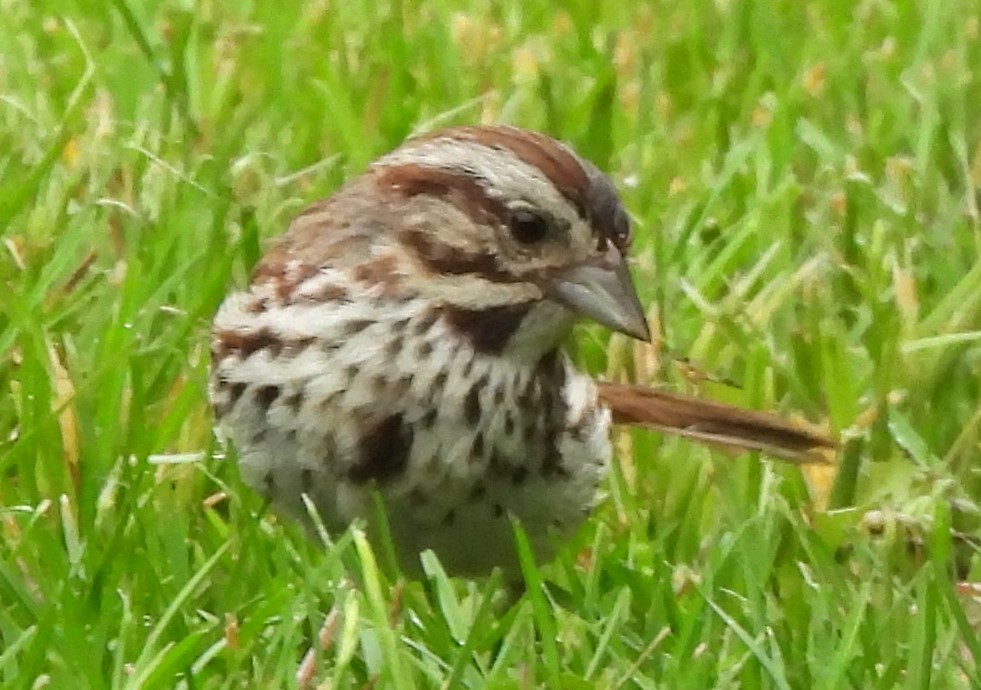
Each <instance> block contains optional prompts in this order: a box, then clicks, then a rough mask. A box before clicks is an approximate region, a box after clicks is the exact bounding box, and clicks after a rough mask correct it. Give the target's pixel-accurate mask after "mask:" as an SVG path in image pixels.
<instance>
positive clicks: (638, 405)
mask: <svg viewBox="0 0 981 690" xmlns="http://www.w3.org/2000/svg"><path fill="white" fill-rule="evenodd" d="M599 397H600V400H602V401H603V403H604V404H606V406H607V407H609V408H610V410H611V411H612V412H613V421H614V422H616V423H617V424H631V425H635V426H641V427H647V428H650V429H657V430H658V431H663V432H665V433H669V434H675V435H678V436H684V437H686V438H690V439H693V440H696V441H702V442H706V443H712V444H718V445H722V446H727V447H735V448H740V449H745V450H756V451H761V452H764V453H767V454H769V455H773V456H775V457H777V458H780V459H782V460H788V461H790V462H795V463H828V462H830V461H831V457H830V456H831V455H832V453H831V452H830V451H831V450H832V449H834V448H835V447H837V445H838V444H837V442H836V441H834V440H833V439H831V438H828V437H827V436H824V435H822V434H819V433H816V432H814V431H810V430H807V429H803V428H801V427H800V426H798V425H796V424H793V423H792V422H789V421H787V420H785V419H782V418H781V417H778V416H776V415H773V414H768V413H766V412H757V411H754V410H744V409H742V408H739V407H735V406H732V405H726V404H723V403H719V402H714V401H709V400H701V399H699V398H694V397H691V396H687V395H681V394H678V393H668V392H666V391H661V390H656V389H653V388H647V387H645V386H634V385H628V384H622V383H609V382H601V383H600V384H599Z"/></svg>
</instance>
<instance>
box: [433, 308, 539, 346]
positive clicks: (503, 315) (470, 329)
mask: <svg viewBox="0 0 981 690" xmlns="http://www.w3.org/2000/svg"><path fill="white" fill-rule="evenodd" d="M530 309H531V304H530V303H524V304H510V305H505V306H502V307H489V308H487V309H480V310H472V309H459V308H453V307H450V306H449V305H446V306H445V307H444V315H445V319H446V323H447V324H448V325H449V327H450V328H451V329H452V330H454V331H455V332H456V333H457V334H459V335H460V336H462V337H464V338H466V339H467V340H468V341H469V342H470V345H471V346H472V347H473V349H474V350H476V351H477V352H480V353H483V354H499V353H500V352H502V351H503V350H504V348H505V347H506V346H507V344H508V341H509V340H510V339H511V336H512V335H514V333H515V331H517V330H518V328H519V327H520V326H521V322H522V321H523V320H524V318H525V316H526V315H527V314H528V311H529V310H530Z"/></svg>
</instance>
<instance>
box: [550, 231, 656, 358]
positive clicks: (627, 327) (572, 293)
mask: <svg viewBox="0 0 981 690" xmlns="http://www.w3.org/2000/svg"><path fill="white" fill-rule="evenodd" d="M548 296H549V297H550V298H551V299H552V300H554V301H555V302H558V303H559V304H561V305H563V306H565V307H567V308H569V309H571V310H572V311H573V312H575V313H576V314H580V315H582V316H586V317H589V318H591V319H593V320H594V321H597V322H599V323H601V324H603V325H604V326H607V327H609V328H612V329H613V330H615V331H619V332H620V333H624V334H626V335H629V336H631V337H633V338H637V339H638V340H644V341H647V342H650V339H651V331H650V327H649V326H648V325H647V318H646V317H645V316H644V308H643V307H642V306H641V304H640V299H638V297H637V290H636V289H635V288H634V284H633V281H632V280H631V279H630V271H628V270H627V263H626V262H625V261H624V260H623V256H622V255H621V254H620V251H619V250H618V249H617V248H616V247H614V246H613V245H612V244H610V245H609V248H608V249H607V251H606V253H605V254H603V255H602V256H600V257H596V258H590V259H587V260H586V261H583V262H581V263H578V264H575V265H574V266H571V267H569V268H567V269H564V270H563V271H561V272H560V273H558V274H557V275H555V276H554V277H553V278H552V280H551V281H550V283H549V286H548Z"/></svg>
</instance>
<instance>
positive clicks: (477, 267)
mask: <svg viewBox="0 0 981 690" xmlns="http://www.w3.org/2000/svg"><path fill="white" fill-rule="evenodd" d="M399 240H400V241H401V243H402V245H403V246H405V247H407V248H408V249H409V250H410V251H411V252H412V253H413V254H414V255H415V256H416V257H417V258H418V259H419V261H420V262H422V264H423V265H424V266H425V267H426V268H428V269H429V270H430V271H432V272H433V273H435V274H437V275H469V274H475V275H479V276H480V277H482V278H486V279H487V280H490V281H492V282H495V283H514V282H518V281H519V280H520V279H519V278H517V277H516V276H514V275H512V274H511V273H508V272H506V271H502V270H501V269H500V268H499V267H498V265H497V258H496V257H495V256H494V254H492V253H490V252H479V253H477V254H465V253H464V252H463V251H462V250H460V249H457V248H456V247H451V246H449V245H445V244H439V243H438V242H436V241H435V240H434V238H433V237H432V236H431V235H430V234H429V233H426V232H424V231H422V230H406V231H404V232H402V233H400V234H399Z"/></svg>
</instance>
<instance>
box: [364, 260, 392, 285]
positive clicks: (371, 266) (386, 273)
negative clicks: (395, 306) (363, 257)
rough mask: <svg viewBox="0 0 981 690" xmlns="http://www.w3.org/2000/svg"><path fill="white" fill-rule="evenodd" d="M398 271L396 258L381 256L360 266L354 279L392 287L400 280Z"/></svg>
mask: <svg viewBox="0 0 981 690" xmlns="http://www.w3.org/2000/svg"><path fill="white" fill-rule="evenodd" d="M397 269H398V260H397V259H396V258H395V257H394V256H380V257H377V258H375V259H372V260H371V261H367V262H365V263H362V264H360V265H358V266H357V267H356V268H355V269H354V278H355V280H361V281H364V282H366V283H370V284H372V285H392V284H393V283H395V282H396V281H397V280H398V278H399V274H398V271H397Z"/></svg>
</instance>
